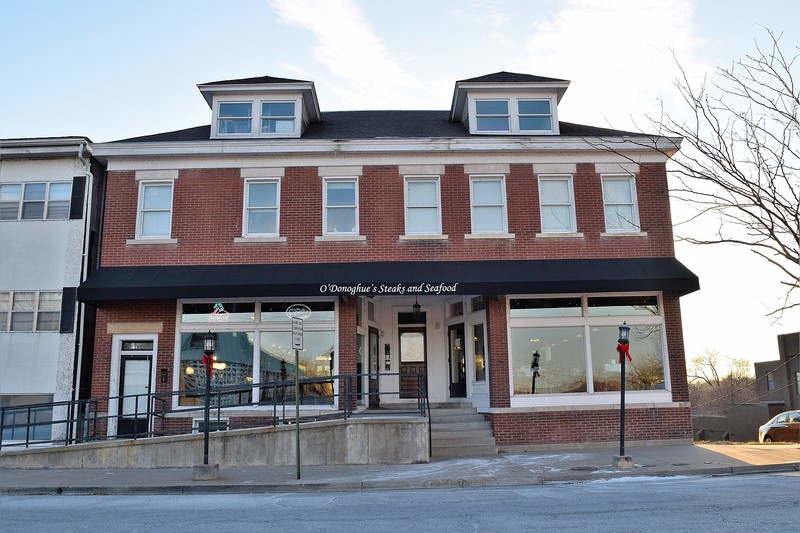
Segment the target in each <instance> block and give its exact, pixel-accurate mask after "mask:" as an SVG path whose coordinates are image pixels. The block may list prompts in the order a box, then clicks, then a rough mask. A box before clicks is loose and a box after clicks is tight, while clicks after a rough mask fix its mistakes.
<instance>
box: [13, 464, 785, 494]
mask: <svg viewBox="0 0 800 533" xmlns="http://www.w3.org/2000/svg"><path fill="white" fill-rule="evenodd" d="M780 472H800V463H779V464H770V465H754V466H751V465H748V466H731V467H715V468H690V469H686V470H680V471H663V470H661V471H656V472H619V473H615V472H603V473H602V475H597V476H593V475H592V474H591V473H590V474H588V475H587V474H586V473H573V474H556V475H553V474H545V475H540V474H531V476H529V477H528V476H526V477H517V478H511V479H509V478H504V479H503V478H497V477H476V478H453V479H418V480H374V481H369V480H368V481H341V482H332V483H329V482H314V481H309V482H302V481H301V482H299V483H296V484H291V483H272V484H247V485H244V484H241V485H239V484H213V483H198V484H193V485H158V486H142V485H140V486H85V487H81V486H75V487H19V486H17V487H2V488H0V495H3V496H59V495H62V496H88V495H93V496H114V495H117V496H119V495H138V496H145V495H192V494H193V495H203V494H259V493H280V492H283V493H310V492H361V491H373V490H424V489H457V488H481V487H485V488H502V487H522V486H537V485H566V484H575V483H588V482H592V481H602V480H609V479H624V478H637V477H639V478H641V477H677V476H729V475H752V474H773V473H780Z"/></svg>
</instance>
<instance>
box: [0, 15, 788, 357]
mask: <svg viewBox="0 0 800 533" xmlns="http://www.w3.org/2000/svg"><path fill="white" fill-rule="evenodd" d="M798 20H800V2H796V1H794V0H765V1H762V2H752V1H743V0H733V1H732V0H705V1H703V0H697V1H691V0H671V1H669V2H663V1H662V2H656V1H642V0H639V1H636V0H563V1H555V0H549V1H545V0H459V1H456V0H372V1H367V0H341V1H339V0H322V1H320V0H230V1H228V2H219V1H209V0H170V1H166V0H137V1H122V0H118V1H109V0H101V1H90V0H76V1H74V2H63V1H58V0H38V1H37V0H30V1H23V0H0V24H2V31H0V49H2V50H3V53H2V54H0V138H14V137H40V136H61V135H82V136H87V137H89V138H90V139H92V140H93V141H95V142H103V141H110V140H115V139H122V138H126V137H131V136H135V135H144V134H149V133H156V132H161V131H169V130H174V129H180V128H185V127H190V126H196V125H200V124H208V122H209V120H210V110H209V108H208V106H207V104H206V103H205V101H204V100H203V98H202V97H201V96H200V93H199V92H198V91H197V88H196V85H197V84H198V83H203V82H209V81H216V80H223V79H232V78H240V77H250V76H260V75H272V76H279V77H289V78H299V79H306V80H311V81H314V82H315V84H316V88H317V93H318V95H319V100H320V107H321V108H322V110H323V112H324V111H333V110H341V109H448V108H449V106H450V99H451V97H452V91H453V85H454V83H455V81H456V80H459V79H465V78H470V77H474V76H479V75H482V74H488V73H491V72H497V71H500V70H508V71H513V72H524V73H530V74H537V75H542V76H550V77H556V78H562V79H567V80H571V85H570V88H569V90H568V91H567V93H566V96H565V97H564V99H563V100H562V102H561V105H560V106H559V113H560V118H561V119H562V120H566V121H571V122H579V123H584V124H591V125H596V126H611V127H614V128H618V129H632V128H639V129H644V130H647V129H648V127H647V126H648V122H647V118H646V117H647V115H654V114H657V113H658V112H659V109H660V102H662V101H663V104H664V107H665V109H666V110H667V111H668V112H670V113H671V114H673V115H676V116H679V115H680V113H681V112H682V110H681V108H680V104H679V102H678V100H677V99H676V97H675V91H674V88H673V80H674V78H675V76H676V67H675V63H674V60H673V53H674V55H675V56H676V57H677V59H678V60H679V61H680V63H681V65H682V66H683V67H684V69H685V70H686V71H687V73H688V74H689V76H690V77H691V78H692V79H693V80H700V79H702V77H703V76H704V75H705V74H706V73H709V72H711V71H713V69H714V68H715V67H716V66H721V65H725V66H727V65H730V64H731V63H732V62H733V61H735V60H736V59H738V58H741V57H742V56H743V55H744V54H746V53H748V52H751V51H752V50H753V47H754V44H753V43H754V40H756V39H762V40H763V37H764V35H765V33H764V31H763V29H762V28H761V26H765V27H768V28H771V29H773V30H775V31H776V32H779V33H780V32H784V42H785V43H786V45H787V47H788V46H789V45H791V46H796V45H797V43H798V39H797V33H798V32H797V30H796V29H795V28H796V26H797V21H798ZM676 211H678V213H676V216H675V218H676V219H678V218H680V217H679V211H680V206H676ZM677 250H678V256H679V258H680V259H681V260H682V261H683V262H684V263H685V264H687V266H689V267H690V268H692V269H693V270H694V271H695V272H696V273H697V274H698V275H700V277H701V286H702V290H701V291H700V292H698V293H696V294H693V295H690V296H688V297H686V298H684V299H683V315H684V325H685V331H686V333H685V337H686V338H685V341H686V348H687V354H688V355H695V354H699V353H701V352H702V351H703V350H706V349H718V350H720V352H722V353H723V354H724V355H731V356H735V357H748V358H751V359H753V360H763V359H768V358H771V357H774V356H775V355H776V353H777V348H776V343H775V335H776V334H777V333H786V332H790V331H798V330H800V319H798V316H797V315H794V316H788V315H787V317H785V318H784V320H783V321H782V322H781V323H778V324H772V323H771V322H770V320H769V319H768V318H766V317H765V316H764V314H765V312H766V311H767V310H768V309H769V308H770V306H772V305H774V304H775V302H776V301H777V297H778V296H779V294H780V293H779V289H778V287H777V274H776V273H775V272H772V271H770V270H769V269H767V268H764V267H763V266H762V265H761V263H760V262H759V261H758V260H756V259H754V258H751V257H750V255H752V254H749V253H748V252H747V251H746V250H744V249H741V248H740V249H722V250H720V249H711V250H710V249H698V247H696V246H688V245H683V244H678V246H677ZM754 280H756V281H754ZM732 289H733V290H732ZM740 291H741V292H740ZM732 295H735V298H733V297H732ZM742 331H747V332H748V335H746V336H744V337H737V336H736V332H742ZM765 347H766V349H765Z"/></svg>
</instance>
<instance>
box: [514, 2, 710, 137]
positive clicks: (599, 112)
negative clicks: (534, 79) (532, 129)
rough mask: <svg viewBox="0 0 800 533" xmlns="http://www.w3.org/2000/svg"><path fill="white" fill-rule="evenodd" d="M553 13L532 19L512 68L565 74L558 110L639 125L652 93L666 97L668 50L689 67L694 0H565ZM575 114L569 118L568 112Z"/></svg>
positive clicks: (583, 118)
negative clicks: (667, 0) (566, 87)
mask: <svg viewBox="0 0 800 533" xmlns="http://www.w3.org/2000/svg"><path fill="white" fill-rule="evenodd" d="M558 6H559V9H558V11H557V13H556V14H555V16H554V17H550V18H548V19H546V20H541V21H538V22H536V23H534V24H533V25H532V32H531V37H530V38H528V39H527V41H526V42H525V44H524V47H523V52H524V53H523V54H521V56H520V57H519V58H518V60H517V62H516V65H515V68H518V69H519V71H521V72H531V73H534V74H539V75H542V76H553V77H557V78H567V79H569V80H571V81H572V82H573V83H572V84H571V87H570V90H569V91H568V92H567V95H566V97H565V98H564V102H563V104H562V106H560V107H559V110H560V111H561V112H562V115H561V117H560V118H562V119H564V120H573V121H577V122H589V123H592V124H595V125H608V126H612V127H615V128H619V129H631V128H634V126H635V125H638V126H640V127H642V128H644V127H645V126H646V121H645V119H644V115H645V113H649V114H653V113H657V112H658V108H659V98H662V97H663V98H665V99H666V100H667V101H668V102H672V101H673V99H674V88H673V85H674V84H673V81H674V79H675V77H676V76H677V69H676V66H675V61H674V59H673V50H674V52H675V55H676V56H677V57H678V58H679V60H680V62H681V64H682V65H683V66H684V67H685V68H686V69H687V71H688V72H689V73H690V74H693V73H696V72H701V73H702V72H705V71H706V70H707V67H706V66H704V65H701V64H699V63H698V62H697V60H696V53H697V51H698V49H699V47H700V46H701V44H702V41H701V40H700V39H698V38H697V37H696V36H695V33H694V30H693V24H694V19H693V17H694V3H693V2H692V1H691V0H673V2H672V3H671V4H670V6H669V8H668V9H665V8H664V5H663V4H661V3H656V2H641V1H638V0H615V1H614V2H608V1H607V0H565V1H563V2H561V3H559V4H558ZM572 117H577V118H572Z"/></svg>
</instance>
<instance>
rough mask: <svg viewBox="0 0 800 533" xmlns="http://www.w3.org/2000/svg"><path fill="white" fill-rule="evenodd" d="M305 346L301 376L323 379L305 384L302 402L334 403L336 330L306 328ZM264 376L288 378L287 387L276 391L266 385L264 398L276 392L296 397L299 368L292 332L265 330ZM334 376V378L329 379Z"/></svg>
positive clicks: (267, 380)
mask: <svg viewBox="0 0 800 533" xmlns="http://www.w3.org/2000/svg"><path fill="white" fill-rule="evenodd" d="M303 346H304V348H303V350H301V351H300V353H299V354H298V355H299V366H300V376H299V377H300V379H306V378H318V379H319V381H316V382H314V383H307V384H303V385H302V390H301V395H300V399H301V404H303V405H320V404H328V405H330V404H332V403H333V379H332V378H333V375H334V335H333V331H306V332H304V333H303ZM260 368H261V376H260V377H261V379H260V383H262V384H266V383H270V382H275V381H285V382H288V383H287V384H286V387H287V388H288V389H291V390H288V391H287V390H286V389H284V388H281V389H280V390H278V391H275V389H273V388H262V390H261V401H267V402H268V401H271V400H272V395H273V393H274V392H277V394H279V395H280V394H283V395H284V396H286V395H291V396H292V397H294V396H293V395H294V378H295V372H296V366H295V357H294V350H293V349H292V333H291V332H290V331H270V332H262V333H261V360H260ZM325 378H330V380H328V379H325Z"/></svg>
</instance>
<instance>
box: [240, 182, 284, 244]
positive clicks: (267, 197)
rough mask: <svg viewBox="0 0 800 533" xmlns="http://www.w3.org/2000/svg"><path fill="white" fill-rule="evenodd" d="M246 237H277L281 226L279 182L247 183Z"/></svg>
mask: <svg viewBox="0 0 800 533" xmlns="http://www.w3.org/2000/svg"><path fill="white" fill-rule="evenodd" d="M246 187H247V189H246V198H245V229H244V234H245V235H252V236H277V235H278V231H279V228H278V224H279V220H280V217H279V209H280V207H279V206H280V200H279V190H280V188H279V182H278V180H264V181H248V182H246Z"/></svg>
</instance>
